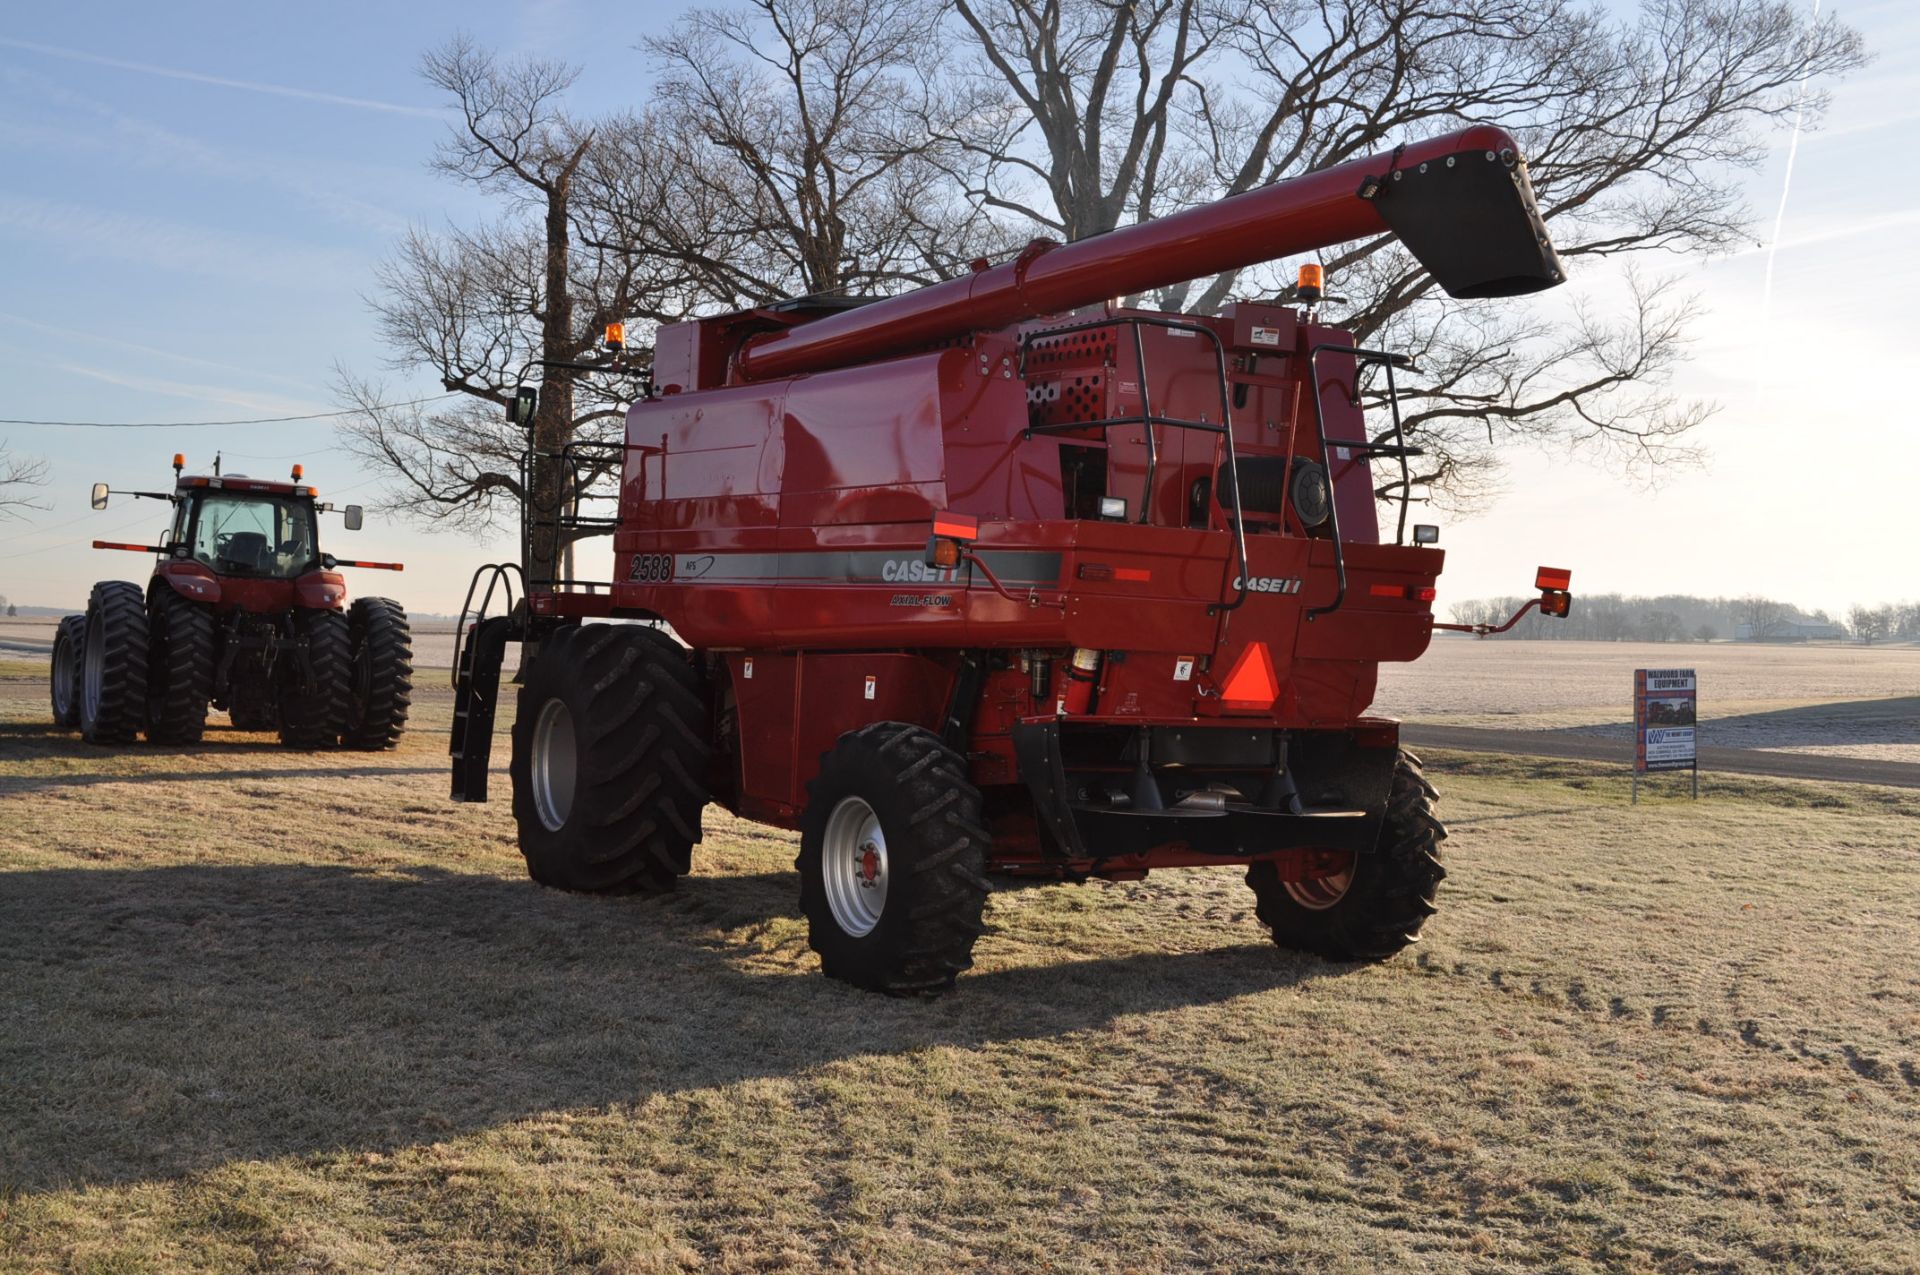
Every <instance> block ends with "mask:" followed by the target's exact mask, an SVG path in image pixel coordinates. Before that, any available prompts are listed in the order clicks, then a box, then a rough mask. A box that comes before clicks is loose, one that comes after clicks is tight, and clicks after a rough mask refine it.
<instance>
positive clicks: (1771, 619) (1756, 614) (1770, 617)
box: [1734, 593, 1787, 642]
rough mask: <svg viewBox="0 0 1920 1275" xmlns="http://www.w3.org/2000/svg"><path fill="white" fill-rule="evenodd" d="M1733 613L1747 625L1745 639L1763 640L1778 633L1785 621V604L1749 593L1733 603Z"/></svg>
mask: <svg viewBox="0 0 1920 1275" xmlns="http://www.w3.org/2000/svg"><path fill="white" fill-rule="evenodd" d="M1734 614H1735V615H1736V616H1737V617H1738V618H1739V622H1740V623H1741V624H1744V625H1746V626H1747V639H1748V640H1749V641H1752V642H1764V641H1766V640H1767V639H1768V638H1770V637H1772V636H1774V635H1775V634H1776V633H1778V632H1779V631H1780V629H1781V627H1782V626H1783V625H1785V624H1786V622H1787V606H1786V604H1785V603H1782V602H1775V601H1774V600H1773V599H1772V598H1763V597H1761V596H1760V595H1759V594H1757V593H1750V594H1748V595H1747V596H1746V597H1744V598H1741V599H1740V600H1739V601H1737V602H1735V603H1734Z"/></svg>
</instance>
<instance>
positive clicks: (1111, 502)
mask: <svg viewBox="0 0 1920 1275" xmlns="http://www.w3.org/2000/svg"><path fill="white" fill-rule="evenodd" d="M1100 516H1101V517H1102V518H1105V519H1108V520H1109V521H1111V522H1125V521H1126V520H1127V501H1126V497H1124V496H1102V497H1100Z"/></svg>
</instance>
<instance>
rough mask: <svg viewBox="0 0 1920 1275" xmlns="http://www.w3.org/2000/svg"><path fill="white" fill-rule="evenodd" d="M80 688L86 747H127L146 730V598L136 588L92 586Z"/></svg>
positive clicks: (116, 583) (115, 583)
mask: <svg viewBox="0 0 1920 1275" xmlns="http://www.w3.org/2000/svg"><path fill="white" fill-rule="evenodd" d="M80 688H81V690H80V734H81V735H82V736H83V737H84V738H85V739H86V741H87V742H88V743H90V744H130V743H132V742H133V741H134V738H135V737H136V736H138V735H139V733H140V731H141V730H142V729H143V728H144V727H145V726H146V724H147V600H146V597H145V595H143V594H142V593H141V592H140V586H139V585H137V584H128V583H127V582H126V581H125V580H103V581H101V582H100V583H99V584H96V585H94V586H93V594H92V596H91V597H90V598H89V599H88V601H87V631H86V641H85V642H84V643H82V645H81V668H80Z"/></svg>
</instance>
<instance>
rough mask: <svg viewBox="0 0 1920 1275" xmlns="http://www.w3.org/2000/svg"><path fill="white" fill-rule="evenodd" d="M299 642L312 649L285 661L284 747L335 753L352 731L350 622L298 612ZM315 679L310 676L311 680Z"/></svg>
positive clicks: (342, 617)
mask: <svg viewBox="0 0 1920 1275" xmlns="http://www.w3.org/2000/svg"><path fill="white" fill-rule="evenodd" d="M293 632H294V636H295V637H297V638H299V639H300V641H302V642H303V643H305V645H306V648H307V659H306V667H305V668H304V669H303V668H302V667H301V662H300V660H299V658H298V656H296V655H293V654H286V655H282V656H281V657H280V663H281V665H282V671H281V673H280V678H281V681H280V742H281V743H282V744H285V745H286V746H287V747H289V748H331V747H332V746H333V745H334V744H336V743H338V742H339V739H340V732H341V731H342V730H344V729H346V725H347V698H348V694H347V654H348V651H349V649H350V647H349V645H348V642H347V617H346V615H345V613H343V612H340V611H295V612H294V613H293ZM309 674H310V676H309Z"/></svg>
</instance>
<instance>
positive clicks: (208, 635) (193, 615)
mask: <svg viewBox="0 0 1920 1275" xmlns="http://www.w3.org/2000/svg"><path fill="white" fill-rule="evenodd" d="M215 645H216V638H215V631H214V625H213V612H211V611H209V610H207V608H206V607H204V606H202V605H201V604H199V603H198V602H193V601H190V600H189V599H187V598H183V597H181V596H180V595H179V594H178V593H175V592H174V591H173V590H172V589H171V588H169V587H167V586H166V585H165V584H161V585H159V586H158V587H157V588H156V590H155V592H154V595H153V598H152V599H151V601H150V603H149V605H148V613H147V738H148V739H149V740H151V741H152V742H153V743H156V744H197V743H199V742H200V737H201V736H202V735H204V734H205V733H206V729H207V701H208V700H209V699H211V698H212V696H213V664H214V651H215Z"/></svg>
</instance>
